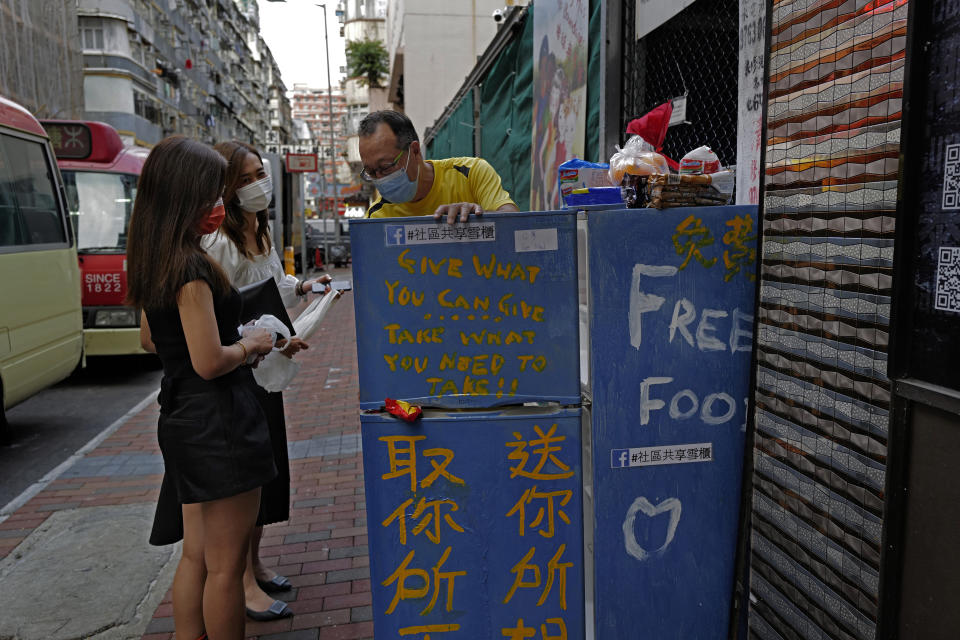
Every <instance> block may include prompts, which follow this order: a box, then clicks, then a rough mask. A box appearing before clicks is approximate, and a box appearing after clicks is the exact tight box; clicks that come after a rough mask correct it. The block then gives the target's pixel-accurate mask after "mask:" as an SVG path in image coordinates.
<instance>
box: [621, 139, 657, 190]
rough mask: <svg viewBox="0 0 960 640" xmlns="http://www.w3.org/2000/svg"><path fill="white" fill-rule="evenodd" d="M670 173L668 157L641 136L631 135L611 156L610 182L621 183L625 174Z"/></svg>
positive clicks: (649, 174) (648, 174)
mask: <svg viewBox="0 0 960 640" xmlns="http://www.w3.org/2000/svg"><path fill="white" fill-rule="evenodd" d="M666 173H670V166H669V165H668V164H667V159H666V158H664V157H663V156H662V155H661V154H659V153H657V152H656V150H655V149H654V148H653V145H651V144H650V143H649V142H647V141H646V140H644V139H643V138H641V137H640V136H631V137H630V139H629V140H627V143H626V144H625V145H623V148H622V149H621V148H620V147H617V152H616V153H614V154H613V156H612V157H611V158H610V182H611V183H612V184H615V185H619V184H620V183H621V182H622V181H623V177H624V176H625V175H632V176H651V175H656V174H666Z"/></svg>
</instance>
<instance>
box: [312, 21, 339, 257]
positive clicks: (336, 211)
mask: <svg viewBox="0 0 960 640" xmlns="http://www.w3.org/2000/svg"><path fill="white" fill-rule="evenodd" d="M317 6H318V7H321V8H322V9H323V46H324V50H325V51H326V54H327V109H328V111H329V118H330V149H331V153H332V154H333V157H332V158H331V159H330V161H331V164H332V165H333V223H334V224H333V228H334V230H335V231H336V232H337V237H339V236H340V233H339V231H340V220H339V218H338V216H339V215H340V188H339V187H338V186H337V138H336V136H335V135H334V133H333V126H334V121H333V83H332V82H331V81H330V37H329V35H328V33H327V5H326V4H317ZM323 230H324V233H326V230H327V229H326V223H324V229H323ZM328 259H329V254H327V256H325V257H324V260H325V261H326V260H328Z"/></svg>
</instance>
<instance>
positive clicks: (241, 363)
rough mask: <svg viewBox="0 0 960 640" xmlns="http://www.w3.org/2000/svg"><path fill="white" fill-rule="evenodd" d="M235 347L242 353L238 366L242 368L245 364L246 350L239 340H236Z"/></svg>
mask: <svg viewBox="0 0 960 640" xmlns="http://www.w3.org/2000/svg"><path fill="white" fill-rule="evenodd" d="M236 345H237V346H238V347H240V349H241V350H242V351H243V358H241V359H240V366H241V367H242V366H243V365H245V364H247V348H246V347H245V346H243V343H242V342H240V341H239V340H237V342H236Z"/></svg>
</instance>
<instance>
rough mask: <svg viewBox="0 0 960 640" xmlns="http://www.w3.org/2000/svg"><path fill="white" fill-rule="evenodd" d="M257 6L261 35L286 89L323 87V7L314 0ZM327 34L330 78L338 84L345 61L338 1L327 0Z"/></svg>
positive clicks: (262, 1) (260, 0) (263, 2)
mask: <svg viewBox="0 0 960 640" xmlns="http://www.w3.org/2000/svg"><path fill="white" fill-rule="evenodd" d="M257 4H258V5H259V7H260V34H261V35H262V36H263V39H264V41H265V42H266V43H267V46H268V47H270V51H271V52H273V57H274V59H275V60H276V61H277V64H278V65H279V66H280V76H281V77H282V78H283V83H284V84H285V85H286V86H287V89H293V85H294V83H305V84H307V85H310V86H311V87H317V88H326V86H327V65H326V55H325V54H324V45H323V9H321V8H320V7H318V6H316V4H317V3H316V2H315V1H314V0H287V1H286V2H267V0H257ZM326 5H327V34H328V36H329V37H330V81H331V82H332V83H333V86H334V87H337V86H339V81H340V79H341V78H342V77H343V76H342V75H340V67H341V66H345V65H346V64H347V56H346V53H345V51H344V41H343V38H341V37H340V23H339V22H337V16H336V14H335V11H336V9H337V0H327V1H326Z"/></svg>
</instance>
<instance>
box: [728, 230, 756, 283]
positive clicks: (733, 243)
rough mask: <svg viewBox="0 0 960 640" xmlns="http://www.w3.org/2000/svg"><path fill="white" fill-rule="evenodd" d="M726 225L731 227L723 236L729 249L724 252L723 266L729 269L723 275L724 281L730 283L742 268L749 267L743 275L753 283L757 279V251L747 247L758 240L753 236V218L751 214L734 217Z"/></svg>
mask: <svg viewBox="0 0 960 640" xmlns="http://www.w3.org/2000/svg"><path fill="white" fill-rule="evenodd" d="M726 224H727V226H728V227H730V230H729V231H727V232H726V233H725V234H723V244H725V245H727V249H725V250H724V251H723V266H724V267H726V269H727V272H726V273H725V274H723V281H724V282H730V279H731V278H732V277H733V276H735V275H737V274H738V273H740V270H741V269H742V268H744V267H747V269H744V271H743V273H744V275H746V276H747V278H748V279H749V280H750V282H753V281H754V280H756V279H757V276H756V274H755V273H754V271H753V265H754V263H755V262H756V260H757V250H756V248H753V247H748V246H747V243H748V242H755V241H756V239H757V236H756V234H754V235H751V233H752V232H753V218H752V217H751V216H750V214H747V215H746V216H742V217H741V216H734V217H733V218H732V219H730V220H727V223H726Z"/></svg>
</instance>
